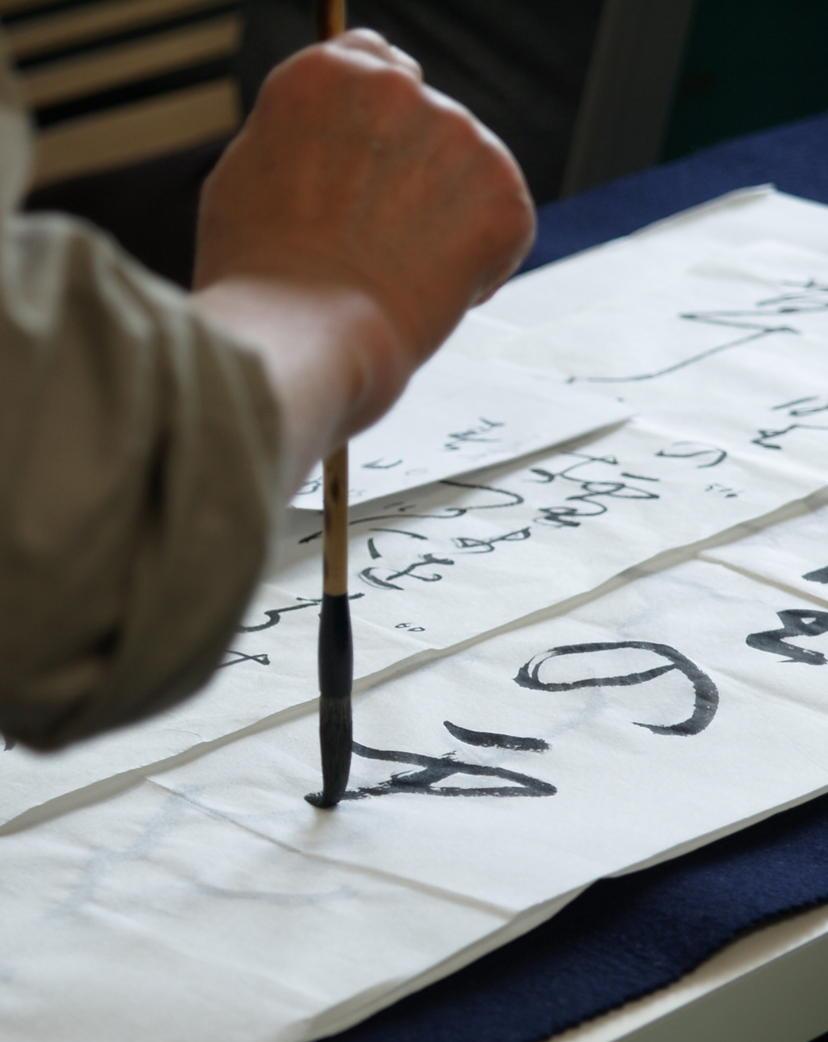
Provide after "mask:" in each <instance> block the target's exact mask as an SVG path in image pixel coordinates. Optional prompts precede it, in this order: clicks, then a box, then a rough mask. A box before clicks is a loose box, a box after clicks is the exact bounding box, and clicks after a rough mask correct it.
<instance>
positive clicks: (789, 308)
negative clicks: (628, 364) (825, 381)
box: [569, 279, 828, 383]
mask: <svg viewBox="0 0 828 1042" xmlns="http://www.w3.org/2000/svg"><path fill="white" fill-rule="evenodd" d="M782 285H788V286H792V287H795V290H794V292H791V293H783V294H781V295H779V296H776V297H768V298H767V299H765V300H758V301H757V302H756V303H755V304H754V305H753V307H752V308H746V309H743V310H731V311H728V310H722V311H686V312H683V313H682V314H680V315H678V318H680V319H682V320H683V321H686V322H699V323H703V324H705V325H710V326H723V327H725V328H729V329H743V330H747V332H746V334H745V335H744V336H740V337H737V338H736V339H734V340H726V341H725V342H724V343H722V344H717V345H716V346H715V347H710V348H707V350H705V351H699V352H697V353H696V354H693V355H690V356H688V357H687V358H683V359H681V360H680V361H678V362H675V363H673V364H672V365H668V366H665V367H664V368H663V369H656V370H654V371H653V372H647V373H635V374H630V375H628V376H571V377H570V378H569V383H576V382H583V383H636V382H640V381H644V380H655V379H657V378H658V377H660V376H668V375H669V374H670V373H676V372H678V371H679V370H681V369H686V368H687V367H688V366H691V365H696V364H697V363H698V362H703V361H705V360H706V359H708V358H712V357H713V356H714V355H718V354H722V353H723V352H725V351H729V350H731V348H734V347H739V346H741V345H742V344H748V343H750V342H751V341H752V340H759V339H761V338H763V337H766V336H772V335H774V334H776V333H790V334H794V335H796V334H798V333H799V332H800V331H799V330H798V329H796V328H795V327H794V326H792V325H789V324H788V323H784V324H779V323H774V322H769V321H768V319H772V318H773V317H774V316H779V315H797V314H805V313H812V312H822V311H825V310H826V309H828V286H824V285H822V284H820V283H818V282H817V281H816V280H814V279H808V280H806V281H805V282H793V281H786V282H783V283H782ZM750 319H753V320H754V321H750ZM763 320H764V321H763Z"/></svg>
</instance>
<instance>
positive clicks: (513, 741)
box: [443, 720, 549, 753]
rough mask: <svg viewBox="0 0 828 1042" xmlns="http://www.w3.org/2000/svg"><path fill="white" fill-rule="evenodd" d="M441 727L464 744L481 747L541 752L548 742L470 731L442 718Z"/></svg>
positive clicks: (547, 745) (546, 747)
mask: <svg viewBox="0 0 828 1042" xmlns="http://www.w3.org/2000/svg"><path fill="white" fill-rule="evenodd" d="M443 727H445V729H446V730H447V731H448V733H449V734H450V735H451V736H452V737H453V738H456V739H458V741H460V742H465V743H466V745H478V746H480V747H481V748H483V749H513V750H517V751H519V752H526V753H543V752H546V751H547V749H548V748H549V743H548V742H545V741H544V740H543V738H519V737H518V736H517V735H514V734H498V733H497V732H496V731H470V730H469V729H468V728H467V727H460V726H459V725H458V724H453V723H452V722H451V720H444V721H443Z"/></svg>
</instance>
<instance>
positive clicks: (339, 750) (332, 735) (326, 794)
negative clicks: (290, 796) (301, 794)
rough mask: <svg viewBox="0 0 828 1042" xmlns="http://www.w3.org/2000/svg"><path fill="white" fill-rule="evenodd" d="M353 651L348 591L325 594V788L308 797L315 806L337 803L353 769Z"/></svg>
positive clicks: (321, 637)
mask: <svg viewBox="0 0 828 1042" xmlns="http://www.w3.org/2000/svg"><path fill="white" fill-rule="evenodd" d="M353 676H354V655H353V643H352V639H351V612H350V605H349V603H348V595H347V594H328V593H326V594H324V595H323V597H322V613H321V617H320V623H319V691H320V698H319V745H320V748H321V751H322V792H316V793H311V794H309V795H308V796H306V797H305V799H306V800H307V801H308V803H311V804H312V805H313V806H314V807H324V808H330V807H335V806H336V805H337V803H339V801H340V800H341V799H342V797H343V796H344V795H345V790H346V789H347V787H348V775H349V774H350V773H351V746H352V744H353V728H352V723H351V686H352V684H353Z"/></svg>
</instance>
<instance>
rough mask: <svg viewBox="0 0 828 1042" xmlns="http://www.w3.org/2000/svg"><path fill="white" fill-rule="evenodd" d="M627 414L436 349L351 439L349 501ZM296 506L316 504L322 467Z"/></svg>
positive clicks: (540, 379)
mask: <svg viewBox="0 0 828 1042" xmlns="http://www.w3.org/2000/svg"><path fill="white" fill-rule="evenodd" d="M490 339H491V340H492V341H493V342H496V341H497V338H496V337H495V338H490ZM627 416H629V409H626V408H624V407H623V406H622V405H620V404H619V403H618V402H615V401H612V400H609V399H607V398H606V397H599V396H597V395H593V394H589V393H588V392H584V391H582V390H580V389H576V388H574V387H570V386H567V385H565V384H562V383H560V382H559V381H557V380H555V379H554V378H550V374H549V373H548V372H546V371H545V370H535V371H532V370H529V369H526V368H525V367H522V366H513V365H507V364H505V363H503V362H489V363H488V364H487V365H486V366H484V367H482V368H475V367H474V366H471V365H469V363H468V362H467V361H466V360H465V359H462V358H457V357H455V355H453V354H447V353H443V354H440V355H437V356H436V357H435V358H433V359H432V360H431V361H430V362H429V363H428V364H427V365H426V366H425V368H424V369H422V370H420V372H419V373H417V374H415V376H414V377H413V378H412V380H411V383H410V384H409V386H408V388H407V389H406V393H405V395H404V396H403V397H402V399H401V400H400V401H399V402H398V403H397V405H395V406H394V408H393V409H392V410H391V412H390V413H388V415H387V416H385V417H384V418H383V419H382V420H380V421H379V423H377V424H376V425H375V426H373V427H369V428H368V430H367V431H364V432H363V433H362V434H359V435H357V437H356V438H354V439H353V440H352V441H351V443H350V460H349V465H350V482H351V484H350V488H349V490H348V499H349V502H350V503H351V504H352V505H353V504H357V503H367V502H369V501H370V500H376V499H379V498H381V497H384V496H389V495H393V494H397V493H400V492H404V491H406V490H407V489H411V488H416V487H418V486H421V485H427V484H430V483H431V482H434V481H439V480H441V479H442V478H450V477H454V476H457V475H460V474H464V473H467V472H469V471H475V470H480V469H481V468H483V467H491V466H494V465H495V464H497V463H505V462H506V461H507V460H512V459H517V458H519V457H521V456H526V455H528V454H530V453H532V452H537V450H539V449H545V448H549V447H550V446H552V445H555V444H559V443H560V442H563V441H569V440H571V439H572V438H575V437H578V436H579V435H583V434H587V433H589V432H590V431H593V430H596V429H597V428H599V427H608V426H610V425H611V424H614V423H618V422H619V421H621V420H623V419H626V418H627ZM293 506H295V507H299V508H302V509H307V510H321V509H322V470H321V468H317V469H316V470H315V471H314V472H313V473H311V474H310V476H309V477H308V479H307V480H306V481H305V482H304V484H303V485H302V486H301V487H300V489H299V491H298V493H297V494H296V496H295V498H294V500H293Z"/></svg>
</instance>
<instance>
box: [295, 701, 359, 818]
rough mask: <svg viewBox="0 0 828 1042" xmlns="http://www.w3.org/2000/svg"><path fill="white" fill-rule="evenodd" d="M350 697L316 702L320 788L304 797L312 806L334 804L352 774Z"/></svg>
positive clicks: (343, 792)
mask: <svg viewBox="0 0 828 1042" xmlns="http://www.w3.org/2000/svg"><path fill="white" fill-rule="evenodd" d="M352 738H353V734H352V725H351V699H350V698H325V697H324V696H323V697H322V698H321V699H320V702H319V744H320V747H321V750H322V791H321V792H314V793H311V794H310V795H308V796H306V797H305V799H306V800H307V801H308V803H311V804H313V806H314V807H322V808H325V809H329V808H330V807H335V806H336V805H337V803H339V801H340V800H341V799H342V797H343V796H344V795H345V790H346V789H347V787H348V775H349V774H350V773H351V744H352Z"/></svg>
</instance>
